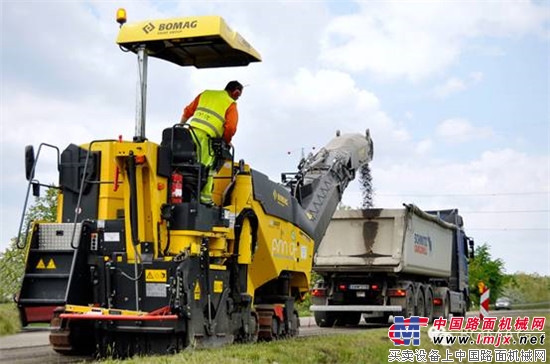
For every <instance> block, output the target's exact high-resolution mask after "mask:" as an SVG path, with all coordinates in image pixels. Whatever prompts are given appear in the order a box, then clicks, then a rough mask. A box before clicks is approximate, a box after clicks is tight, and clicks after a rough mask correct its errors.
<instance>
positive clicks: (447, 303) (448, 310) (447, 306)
mask: <svg viewBox="0 0 550 364" xmlns="http://www.w3.org/2000/svg"><path fill="white" fill-rule="evenodd" d="M450 317H451V297H449V295H447V296H445V306H444V308H443V318H444V319H447V320H448V319H449V318H450Z"/></svg>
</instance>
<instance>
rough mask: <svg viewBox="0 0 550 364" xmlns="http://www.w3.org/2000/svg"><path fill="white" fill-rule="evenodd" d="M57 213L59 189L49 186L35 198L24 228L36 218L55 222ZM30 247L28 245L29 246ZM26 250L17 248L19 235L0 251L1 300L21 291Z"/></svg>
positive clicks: (9, 298)
mask: <svg viewBox="0 0 550 364" xmlns="http://www.w3.org/2000/svg"><path fill="white" fill-rule="evenodd" d="M56 215H57V189H55V188H48V189H47V190H46V193H45V195H44V196H42V197H38V198H36V199H35V202H34V204H33V205H32V206H31V207H30V208H29V209H28V211H27V214H26V215H25V221H24V225H23V229H24V230H25V229H26V227H27V226H28V225H29V223H30V222H32V221H35V220H41V221H48V222H53V221H55V220H56ZM24 238H25V231H23V232H22V234H21V243H20V245H21V244H23V243H24V241H23V240H24ZM27 248H28V246H27ZM25 255H26V250H24V249H19V248H17V237H14V238H12V239H11V241H10V244H9V246H8V248H7V249H6V250H5V251H4V252H2V253H0V277H2V281H3V284H1V285H0V302H8V301H11V300H12V298H13V295H14V294H16V293H17V292H18V291H19V286H20V285H21V279H22V278H23V273H24V270H25Z"/></svg>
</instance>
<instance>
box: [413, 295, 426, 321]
mask: <svg viewBox="0 0 550 364" xmlns="http://www.w3.org/2000/svg"><path fill="white" fill-rule="evenodd" d="M414 315H415V316H420V317H425V315H426V301H425V299H424V292H423V291H422V290H421V289H419V290H418V296H417V297H416V306H415V308H414Z"/></svg>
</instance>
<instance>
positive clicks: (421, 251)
mask: <svg viewBox="0 0 550 364" xmlns="http://www.w3.org/2000/svg"><path fill="white" fill-rule="evenodd" d="M455 228H456V227H454V226H453V225H451V224H448V223H445V222H443V221H441V220H439V219H437V218H434V217H433V216H432V215H428V214H427V213H424V212H422V211H420V210H418V209H371V210H340V211H336V213H335V214H334V216H333V218H332V221H331V223H330V225H329V227H328V230H327V232H326V234H325V237H324V239H323V240H322V241H321V244H320V246H319V249H318V251H317V255H316V257H315V270H316V271H318V272H323V271H334V270H336V271H348V272H387V273H410V274H418V275H424V276H429V277H442V278H446V277H449V276H450V274H451V256H452V248H453V230H454V229H455Z"/></svg>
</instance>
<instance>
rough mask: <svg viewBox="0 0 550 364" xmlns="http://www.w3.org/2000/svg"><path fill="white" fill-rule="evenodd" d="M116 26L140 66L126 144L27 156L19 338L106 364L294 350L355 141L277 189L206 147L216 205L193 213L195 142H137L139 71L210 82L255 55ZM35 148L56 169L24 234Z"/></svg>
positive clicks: (198, 31) (204, 26)
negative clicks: (284, 342)
mask: <svg viewBox="0 0 550 364" xmlns="http://www.w3.org/2000/svg"><path fill="white" fill-rule="evenodd" d="M119 18H120V19H119V20H120V23H121V27H120V32H119V35H118V40H117V43H118V44H119V46H120V47H121V48H122V49H123V50H125V51H131V52H133V53H135V54H137V58H138V65H139V75H140V80H141V82H140V85H139V87H138V104H139V105H138V108H137V110H138V112H137V116H136V135H135V136H134V138H133V140H132V141H124V140H121V139H114V140H105V139H101V140H94V141H91V142H89V143H85V144H81V145H75V144H70V145H69V146H68V147H67V148H65V149H64V150H63V151H62V152H60V150H59V149H57V148H56V147H54V146H52V145H49V144H45V143H43V144H41V145H40V146H39V148H38V150H37V153H36V154H35V153H34V149H33V147H32V146H28V147H27V148H26V151H25V161H26V177H27V179H28V181H29V184H28V188H27V198H26V200H25V206H24V209H23V217H22V219H21V225H20V233H19V238H18V244H19V246H20V247H21V248H25V249H26V252H27V253H26V267H25V274H24V277H23V282H22V286H21V290H20V293H19V295H18V297H17V299H16V300H17V304H18V307H19V311H20V316H21V320H22V323H23V325H27V324H29V323H33V322H51V334H50V343H51V345H52V346H53V348H54V350H56V351H58V352H60V353H64V354H92V353H94V352H95V353H96V354H97V355H99V356H110V355H113V356H117V357H125V356H131V355H134V354H147V353H171V352H177V351H179V350H181V349H183V348H186V347H196V346H216V345H221V344H226V343H232V342H235V341H238V342H250V341H255V340H257V339H265V340H270V339H276V338H280V337H292V336H295V335H297V333H298V329H299V318H298V314H297V311H296V309H295V306H294V304H295V302H296V301H299V300H301V299H303V297H304V294H305V293H306V292H307V291H308V289H309V283H310V272H311V267H312V259H313V255H314V252H315V249H316V247H317V245H318V244H319V242H320V241H321V239H322V237H323V235H324V233H325V231H326V229H327V226H328V223H329V221H330V219H331V217H332V214H333V213H334V211H335V210H336V208H337V205H338V203H339V201H340V199H341V196H342V193H343V192H344V189H345V188H346V186H347V185H348V183H349V182H350V181H351V180H352V179H353V178H354V176H355V172H356V171H357V170H358V168H359V167H360V166H362V165H363V164H365V163H368V162H369V161H370V160H371V159H372V150H373V145H372V140H371V138H370V136H369V133H368V130H367V132H366V134H342V135H339V133H338V135H337V137H336V138H334V139H333V140H332V141H330V142H329V143H328V144H327V145H326V146H325V147H324V148H321V149H320V150H319V152H317V153H316V154H315V155H313V154H310V155H309V156H307V157H306V158H303V159H302V161H301V162H300V164H299V166H298V171H297V172H296V173H292V174H284V178H283V180H284V181H283V182H281V183H275V182H273V181H271V180H270V179H269V178H268V177H267V176H266V175H265V174H263V173H261V172H259V171H258V170H255V169H253V168H251V167H250V166H249V165H248V164H246V163H245V162H244V161H242V160H241V161H238V162H235V161H234V159H233V151H232V149H231V148H228V147H227V146H226V145H223V143H221V142H219V141H217V140H215V139H213V140H212V143H213V144H212V146H213V149H215V150H216V156H217V161H219V163H217V174H216V175H215V181H214V190H213V192H214V193H213V195H214V202H215V204H214V206H211V205H204V204H201V203H199V201H200V198H199V196H200V190H201V186H203V185H204V183H205V180H206V175H207V173H208V171H207V170H206V168H205V167H204V166H203V165H201V164H200V163H199V162H198V160H197V155H199V154H200V151H199V150H197V149H196V147H195V143H193V138H194V133H193V129H191V128H188V127H186V126H181V125H179V124H177V125H174V126H172V127H168V128H167V129H165V130H164V131H163V134H162V140H161V142H160V144H156V143H154V142H152V141H150V140H148V139H147V138H146V137H145V98H146V97H145V95H146V92H145V91H146V76H147V64H148V63H147V61H148V57H155V58H159V59H163V60H166V61H169V62H172V63H174V64H177V65H180V66H195V67H197V68H210V67H226V66H245V65H248V64H249V63H250V62H256V61H260V60H261V58H260V55H259V54H258V53H257V52H256V51H255V50H254V49H253V48H252V47H251V46H250V45H249V44H248V43H247V42H246V41H245V40H244V39H243V38H242V37H241V36H240V35H239V34H238V33H236V32H233V31H232V30H231V29H230V28H229V27H228V26H227V25H226V23H225V22H224V20H223V19H222V18H220V17H215V16H208V17H191V18H177V19H167V20H150V21H144V22H138V23H136V24H126V23H125V14H123V13H121V14H120V16H119ZM45 148H53V149H54V150H56V151H57V155H58V157H57V159H58V166H57V167H58V170H59V184H58V185H57V186H55V187H56V188H57V190H58V215H57V221H56V222H53V223H52V222H48V223H46V222H41V221H33V222H31V223H30V224H29V226H23V225H24V224H23V221H24V216H25V211H26V209H27V201H28V198H29V195H30V192H31V191H32V192H33V194H34V195H35V196H36V195H37V194H38V193H39V192H40V187H41V186H42V187H44V186H45V184H43V183H41V182H40V181H39V180H38V179H37V178H36V177H35V170H36V166H37V162H38V161H39V156H40V153H41V151H42V150H43V149H45Z"/></svg>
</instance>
